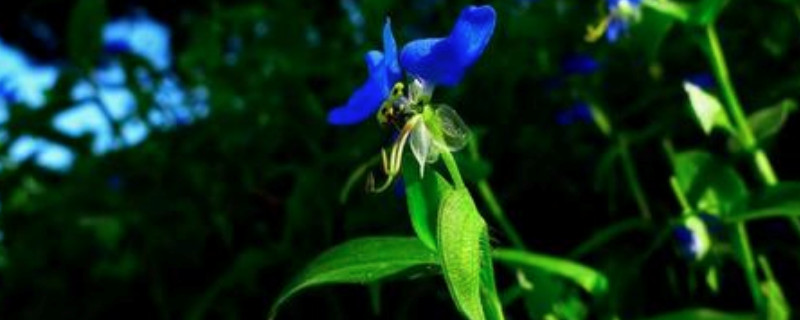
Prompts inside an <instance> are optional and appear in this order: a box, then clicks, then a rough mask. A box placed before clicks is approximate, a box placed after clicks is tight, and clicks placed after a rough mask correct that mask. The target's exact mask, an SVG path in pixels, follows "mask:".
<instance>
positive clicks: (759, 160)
mask: <svg viewBox="0 0 800 320" xmlns="http://www.w3.org/2000/svg"><path fill="white" fill-rule="evenodd" d="M705 34H706V40H707V41H708V49H709V50H708V51H707V53H708V58H709V60H710V62H711V65H712V67H713V68H714V74H715V75H716V78H717V81H718V82H719V85H720V89H721V90H722V96H723V98H724V99H725V102H726V103H725V105H726V106H727V107H728V112H729V113H730V115H731V116H732V117H733V121H734V123H735V126H736V128H737V129H738V136H739V139H741V141H742V145H744V147H745V149H746V150H749V151H750V152H752V156H753V161H754V163H755V166H756V169H757V171H758V173H759V174H760V177H761V180H762V181H763V182H764V184H766V185H767V186H771V185H775V184H777V183H778V178H777V177H776V176H775V172H774V171H773V169H772V165H771V164H770V162H769V159H768V158H767V156H766V154H765V153H764V151H763V150H760V149H759V148H758V143H757V141H756V139H755V136H754V135H753V132H752V130H751V129H750V125H749V124H748V122H747V116H746V115H745V113H744V109H743V108H742V105H741V103H740V102H739V98H738V97H737V96H736V90H735V89H734V87H733V83H732V82H731V79H730V75H729V74H728V65H727V64H726V62H725V56H724V54H723V52H722V47H721V46H720V43H719V38H718V37H717V31H716V29H715V27H714V24H713V23H712V24H709V25H708V26H706V33H705ZM735 236H736V240H737V243H738V246H739V252H740V254H741V257H740V258H741V260H742V261H741V262H742V265H743V266H744V269H745V276H746V277H747V283H748V285H749V286H750V293H751V294H752V295H753V303H754V304H755V305H756V308H758V309H759V310H761V309H762V308H763V306H764V296H763V295H762V294H761V291H760V286H759V284H758V275H757V274H756V265H755V260H754V259H753V252H752V249H751V248H750V240H749V236H748V235H747V226H746V225H745V224H744V222H737V223H736V225H735Z"/></svg>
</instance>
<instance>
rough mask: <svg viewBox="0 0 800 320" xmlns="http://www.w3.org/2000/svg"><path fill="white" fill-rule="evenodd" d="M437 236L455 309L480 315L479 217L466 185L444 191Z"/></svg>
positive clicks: (483, 229) (472, 316) (481, 226)
mask: <svg viewBox="0 0 800 320" xmlns="http://www.w3.org/2000/svg"><path fill="white" fill-rule="evenodd" d="M439 210H440V211H439V224H438V226H437V229H438V233H437V239H438V243H439V255H440V258H441V265H442V272H443V273H444V277H445V281H446V282H447V287H448V288H449V289H450V295H451V296H452V297H453V300H454V301H455V304H456V306H457V307H458V309H459V310H460V311H461V312H463V313H464V315H466V316H467V318H469V319H484V313H483V306H482V304H481V293H480V288H481V256H482V253H481V250H482V248H481V237H482V236H483V235H484V234H485V233H486V222H484V221H483V218H481V216H480V214H479V213H478V209H477V208H476V207H475V203H474V202H473V201H472V197H471V196H470V194H469V191H467V189H463V188H460V189H454V190H452V191H450V192H448V193H447V194H446V195H445V196H444V198H443V200H442V204H441V207H440V209H439Z"/></svg>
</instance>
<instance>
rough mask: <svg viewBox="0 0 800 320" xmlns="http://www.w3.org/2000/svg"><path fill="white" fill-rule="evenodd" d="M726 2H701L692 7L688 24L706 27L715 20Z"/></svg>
mask: <svg viewBox="0 0 800 320" xmlns="http://www.w3.org/2000/svg"><path fill="white" fill-rule="evenodd" d="M727 4H728V0H703V1H701V2H700V3H698V4H696V5H694V7H692V13H691V16H690V17H689V22H690V23H694V24H697V25H700V26H707V25H709V24H712V23H714V21H716V20H717V17H718V16H719V14H720V12H722V9H723V8H725V5H727Z"/></svg>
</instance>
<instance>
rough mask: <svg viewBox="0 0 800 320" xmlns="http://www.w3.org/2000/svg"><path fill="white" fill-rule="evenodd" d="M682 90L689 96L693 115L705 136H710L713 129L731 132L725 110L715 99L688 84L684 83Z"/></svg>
mask: <svg viewBox="0 0 800 320" xmlns="http://www.w3.org/2000/svg"><path fill="white" fill-rule="evenodd" d="M683 89H684V90H686V94H688V95H689V102H690V103H691V106H692V110H693V111H694V115H695V116H696V117H697V121H698V122H700V128H702V129H703V132H704V133H705V134H710V133H711V130H712V129H714V128H715V127H717V128H722V129H725V130H727V131H728V132H733V130H732V127H731V122H730V119H728V114H727V113H725V108H723V107H722V104H721V103H720V102H719V100H718V99H717V97H715V96H713V95H711V94H710V93H708V92H705V91H703V89H701V88H700V87H698V86H696V85H694V84H692V83H690V82H684V83H683Z"/></svg>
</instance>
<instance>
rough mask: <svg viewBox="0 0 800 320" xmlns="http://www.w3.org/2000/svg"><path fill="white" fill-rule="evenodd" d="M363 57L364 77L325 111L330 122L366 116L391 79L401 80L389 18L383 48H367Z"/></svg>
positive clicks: (342, 122) (348, 121)
mask: <svg viewBox="0 0 800 320" xmlns="http://www.w3.org/2000/svg"><path fill="white" fill-rule="evenodd" d="M365 59H366V62H367V70H368V72H369V77H368V78H367V81H366V82H365V83H364V84H363V85H362V86H361V88H359V89H358V90H356V91H355V92H354V93H353V95H351V96H350V99H349V100H347V104H346V105H344V106H341V107H337V108H335V109H333V110H331V112H330V113H329V114H328V122H329V123H331V124H335V125H348V124H355V123H358V122H361V121H363V120H364V119H366V118H368V117H369V116H370V115H372V114H373V113H374V112H375V111H376V110H378V108H379V107H380V106H381V103H383V100H385V99H386V98H387V97H388V96H389V92H390V91H391V89H392V86H393V85H394V83H395V82H397V81H399V80H400V66H399V65H398V63H397V45H396V44H395V41H394V36H393V35H392V27H391V23H390V22H389V20H388V19H387V20H386V24H385V25H384V27H383V52H380V51H375V50H373V51H370V52H367V55H366V57H365Z"/></svg>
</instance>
